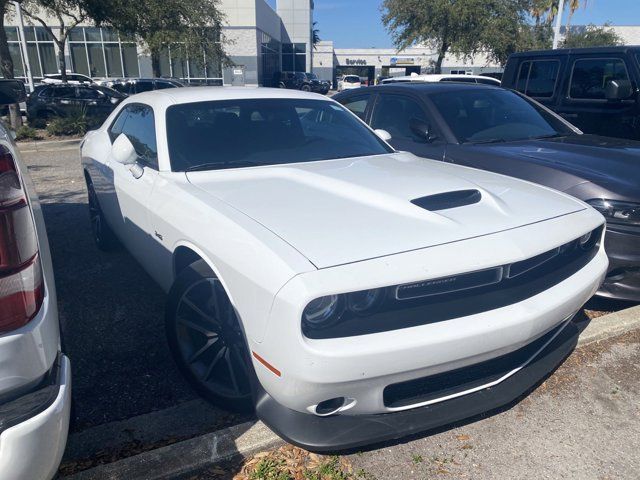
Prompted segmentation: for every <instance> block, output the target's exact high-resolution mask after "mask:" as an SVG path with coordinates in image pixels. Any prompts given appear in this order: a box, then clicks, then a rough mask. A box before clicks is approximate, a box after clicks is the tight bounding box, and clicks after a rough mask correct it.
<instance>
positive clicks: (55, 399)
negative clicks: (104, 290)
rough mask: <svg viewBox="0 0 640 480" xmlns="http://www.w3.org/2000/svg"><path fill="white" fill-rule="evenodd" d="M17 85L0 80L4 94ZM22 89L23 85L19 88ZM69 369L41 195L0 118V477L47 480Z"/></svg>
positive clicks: (56, 456)
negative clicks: (59, 321) (63, 344)
mask: <svg viewBox="0 0 640 480" xmlns="http://www.w3.org/2000/svg"><path fill="white" fill-rule="evenodd" d="M16 85H17V83H15V82H13V81H10V80H4V81H0V98H2V99H3V100H5V101H4V102H3V103H7V102H8V103H13V102H11V101H8V100H7V99H6V97H10V96H11V95H12V94H15V91H16V90H17V89H18V88H16ZM20 88H21V89H22V90H23V91H24V85H22V86H21V87H20ZM70 407H71V367H70V363H69V360H68V358H67V357H66V356H65V355H64V354H62V352H61V348H60V328H59V323H58V309H57V305H56V289H55V285H54V280H53V268H52V266H51V255H50V253H49V243H48V241H47V232H46V229H45V225H44V220H43V217H42V211H41V209H40V203H39V201H38V196H37V195H36V192H35V190H34V188H33V185H32V183H31V180H30V178H29V174H28V171H27V168H26V167H25V165H24V164H23V163H22V161H21V159H20V155H19V153H18V150H17V148H16V145H15V143H14V142H13V140H12V137H11V135H10V133H9V131H8V130H7V129H6V128H5V127H4V125H1V124H0V478H2V479H3V480H4V479H7V480H14V479H15V480H24V479H29V480H31V479H33V480H40V479H49V478H52V477H53V476H54V475H55V473H56V471H57V469H58V465H59V463H60V459H61V458H62V454H63V452H64V448H65V444H66V441H67V431H68V428H69V417H70V413H69V412H70Z"/></svg>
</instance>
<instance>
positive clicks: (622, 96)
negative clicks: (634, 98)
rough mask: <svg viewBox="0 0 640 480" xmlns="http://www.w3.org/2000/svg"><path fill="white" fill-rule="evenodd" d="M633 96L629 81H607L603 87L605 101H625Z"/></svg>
mask: <svg viewBox="0 0 640 480" xmlns="http://www.w3.org/2000/svg"><path fill="white" fill-rule="evenodd" d="M632 94H633V88H632V87H631V82H630V81H629V80H609V81H608V82H607V85H606V86H605V97H606V99H607V100H626V99H627V98H629V97H631V95H632Z"/></svg>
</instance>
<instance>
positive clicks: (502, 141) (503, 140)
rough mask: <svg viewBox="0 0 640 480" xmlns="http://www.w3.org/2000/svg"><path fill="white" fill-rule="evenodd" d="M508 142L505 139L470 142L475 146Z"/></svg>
mask: <svg viewBox="0 0 640 480" xmlns="http://www.w3.org/2000/svg"><path fill="white" fill-rule="evenodd" d="M504 142H506V140H505V139H504V138H488V139H486V140H478V141H477V142H469V143H472V144H474V145H481V144H483V143H504Z"/></svg>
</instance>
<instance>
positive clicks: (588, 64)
mask: <svg viewBox="0 0 640 480" xmlns="http://www.w3.org/2000/svg"><path fill="white" fill-rule="evenodd" d="M631 67H632V65H630V62H628V58H627V57H626V55H624V54H622V53H621V54H619V55H618V54H616V55H611V56H603V55H598V54H593V55H574V56H572V57H571V58H570V59H569V68H568V81H567V82H566V89H565V90H564V94H563V98H562V99H561V101H560V103H559V105H558V113H559V114H560V115H561V116H562V117H564V118H565V119H567V120H568V121H569V122H571V123H573V124H574V125H575V126H577V127H578V128H580V129H581V130H582V131H583V132H585V133H593V134H598V135H606V136H613V137H623V138H633V135H634V125H635V122H636V119H635V113H636V102H637V88H638V85H637V84H636V82H635V81H634V80H633V79H632V77H631ZM614 80H615V81H617V82H619V83H626V84H630V85H631V89H632V93H631V95H630V96H629V97H628V98H624V99H619V100H608V99H607V97H606V88H607V84H608V83H609V82H611V81H614Z"/></svg>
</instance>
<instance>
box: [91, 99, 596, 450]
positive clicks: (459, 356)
mask: <svg viewBox="0 0 640 480" xmlns="http://www.w3.org/2000/svg"><path fill="white" fill-rule="evenodd" d="M377 133H378V135H376V133H374V132H373V131H372V130H371V129H369V128H368V127H367V126H366V125H365V124H364V123H362V122H360V121H359V120H358V119H356V118H355V117H354V116H353V115H352V114H350V113H349V112H348V111H347V110H346V109H345V108H344V107H342V106H340V105H339V104H338V103H336V102H334V101H333V100H331V99H328V98H322V97H319V96H317V95H313V94H309V93H305V92H293V91H283V90H277V89H252V90H251V89H250V90H247V89H243V88H225V89H219V88H209V89H205V88H201V89H197V91H193V90H192V89H181V90H178V91H176V92H175V93H172V95H171V96H167V95H161V94H158V93H157V92H149V93H145V94H141V95H138V96H136V97H132V98H129V99H127V100H125V101H124V102H123V103H122V105H120V106H119V107H118V109H117V110H116V111H115V112H114V113H113V114H112V115H111V116H110V117H109V118H108V119H107V120H106V121H105V123H104V124H103V126H102V127H101V128H100V129H98V130H95V131H93V132H89V133H88V134H87V136H86V137H85V139H84V141H83V142H82V147H81V156H82V166H83V169H84V172H85V176H86V179H87V188H88V190H89V201H90V207H91V211H92V212H93V216H94V222H93V225H94V226H95V230H94V235H95V237H96V242H97V244H98V245H99V246H100V247H102V248H108V247H110V246H111V245H112V244H113V243H112V242H113V241H114V239H118V240H119V241H120V242H121V243H122V244H124V246H125V247H126V248H127V249H128V250H129V251H130V252H131V253H132V254H133V256H134V257H135V258H136V259H137V260H138V261H139V262H140V263H141V265H142V266H143V267H144V268H145V269H146V270H147V271H148V272H149V274H150V275H151V276H152V278H154V279H155V280H156V281H157V282H158V283H159V284H160V285H161V286H162V287H163V288H164V289H165V290H166V291H168V301H167V306H166V328H167V337H168V341H169V345H170V347H171V350H172V352H173V355H174V357H175V360H176V362H177V364H178V366H179V367H180V369H181V371H182V372H183V374H184V375H185V377H186V378H187V379H188V380H189V382H190V383H191V384H192V385H193V386H194V387H195V388H196V389H197V391H199V392H200V393H201V394H202V395H203V396H205V397H206V398H208V399H210V400H212V401H214V402H216V403H217V404H219V405H222V406H224V407H226V408H230V409H239V408H252V407H255V409H256V411H257V414H258V417H260V418H261V419H262V420H264V421H265V422H266V423H267V424H268V425H269V426H271V427H272V428H273V429H274V431H276V432H278V433H279V434H280V435H281V436H283V437H284V438H286V439H287V440H289V441H290V442H292V443H294V444H296V445H301V446H304V447H305V448H308V449H312V450H319V451H323V450H335V449H340V448H351V447H356V446H359V445H362V444H366V443H370V442H373V441H381V440H385V439H391V438H398V437H401V436H404V435H407V434H409V433H414V432H418V431H422V430H425V429H428V428H432V427H435V426H438V425H443V424H447V423H450V422H453V421H455V420H459V419H461V418H466V417H468V416H472V415H475V414H477V413H480V412H484V411H487V410H490V409H493V408H495V407H497V406H499V405H502V404H504V403H507V402H510V401H512V400H513V399H515V398H518V397H519V396H520V395H521V394H522V393H523V392H525V391H526V390H527V389H529V388H531V387H532V386H533V385H535V384H536V382H538V381H539V380H540V378H542V377H543V376H544V375H547V374H548V373H549V372H550V370H551V369H553V368H554V367H555V366H556V365H557V364H558V363H559V362H560V361H561V360H562V359H563V358H564V357H565V356H566V355H567V354H568V353H569V351H570V350H571V348H572V347H573V345H575V342H576V336H577V329H576V327H575V325H574V323H573V322H571V321H570V319H571V318H572V316H573V315H574V313H575V312H576V311H578V309H579V308H580V307H581V306H582V305H583V304H584V302H586V301H587V300H588V299H589V298H590V297H591V295H592V294H593V293H594V292H595V291H596V290H597V289H598V287H599V285H600V283H601V281H602V279H603V278H604V275H605V273H606V269H607V257H606V254H605V252H604V248H603V247H602V234H603V227H604V220H603V218H602V215H600V214H599V213H598V212H596V211H595V210H594V209H593V208H591V207H589V206H588V205H586V204H585V203H583V202H580V201H579V200H577V199H574V198H572V197H570V196H569V195H565V194H561V193H558V192H555V191H552V190H551V189H547V188H544V187H540V186H537V185H533V184H531V183H528V182H523V181H521V180H518V179H513V178H509V177H506V176H501V175H496V174H493V173H490V172H483V171H480V170H475V169H468V168H462V167H458V166H456V165H449V164H446V163H442V162H436V161H428V160H424V159H419V158H417V157H415V156H414V155H412V154H410V153H401V152H395V151H394V150H393V149H392V148H391V147H390V146H389V145H388V144H387V143H385V142H384V141H383V140H382V139H383V138H384V137H386V136H388V134H385V132H382V131H379V132H377ZM532 202H535V203H536V206H535V208H531V205H532ZM489 387H490V388H489ZM382 418H383V419H384V421H381V419H382Z"/></svg>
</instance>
